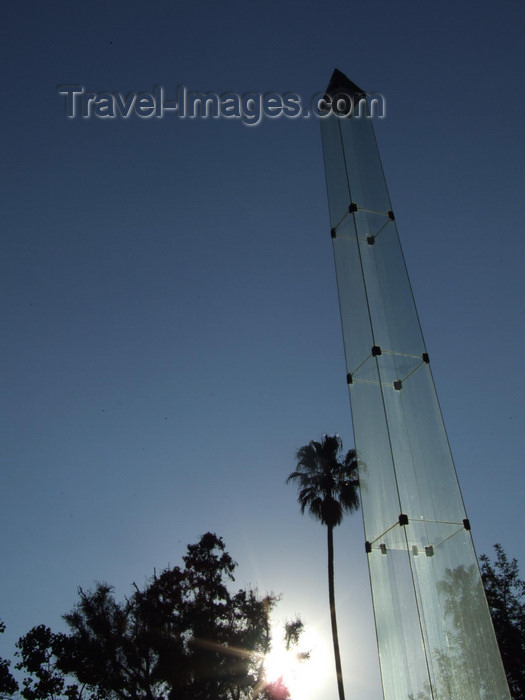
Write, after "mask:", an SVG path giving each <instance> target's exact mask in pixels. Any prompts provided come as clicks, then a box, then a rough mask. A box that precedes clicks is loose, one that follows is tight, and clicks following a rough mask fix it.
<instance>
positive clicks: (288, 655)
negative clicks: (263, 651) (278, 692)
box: [264, 630, 329, 700]
mask: <svg viewBox="0 0 525 700" xmlns="http://www.w3.org/2000/svg"><path fill="white" fill-rule="evenodd" d="M274 639H275V642H274V644H273V648H272V651H271V652H270V653H269V654H267V656H266V659H265V662H264V666H265V670H266V680H267V681H268V682H270V683H272V682H274V681H277V680H279V678H282V680H283V682H284V684H285V685H286V687H287V688H288V690H289V691H290V696H291V698H292V700H313V698H315V697H318V695H317V694H316V691H318V690H319V688H320V686H321V685H322V684H323V682H324V681H325V680H326V676H327V673H328V669H329V654H328V651H327V649H326V645H325V644H324V641H323V640H322V639H321V638H320V637H319V636H317V635H316V634H315V633H314V632H311V631H309V630H305V632H304V633H303V634H302V636H301V642H300V644H299V646H298V647H297V648H295V649H291V650H289V651H288V650H287V649H286V646H285V644H284V642H283V641H281V639H279V638H278V635H276V637H274ZM308 653H309V657H308V658H305V654H308Z"/></svg>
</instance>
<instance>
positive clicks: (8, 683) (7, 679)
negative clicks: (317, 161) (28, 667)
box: [0, 620, 18, 698]
mask: <svg viewBox="0 0 525 700" xmlns="http://www.w3.org/2000/svg"><path fill="white" fill-rule="evenodd" d="M4 632H5V623H4V622H3V621H2V620H0V634H3V633H4ZM10 666H11V662H10V661H7V659H2V657H0V698H3V697H9V696H11V695H13V693H15V692H16V691H17V690H18V683H17V682H16V680H15V678H14V677H13V675H12V673H11V671H10V670H9V667H10Z"/></svg>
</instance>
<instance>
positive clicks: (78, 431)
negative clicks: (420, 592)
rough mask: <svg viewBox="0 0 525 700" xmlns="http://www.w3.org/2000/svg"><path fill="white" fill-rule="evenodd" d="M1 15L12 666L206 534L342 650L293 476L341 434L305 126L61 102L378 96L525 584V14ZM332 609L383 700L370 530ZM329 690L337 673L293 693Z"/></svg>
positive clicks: (79, 11) (363, 689) (420, 254)
mask: <svg viewBox="0 0 525 700" xmlns="http://www.w3.org/2000/svg"><path fill="white" fill-rule="evenodd" d="M3 15H4V17H3V20H2V23H1V26H2V29H1V32H2V35H3V36H2V41H1V43H0V46H1V49H0V50H1V55H2V65H4V66H5V67H6V70H5V73H4V80H3V85H2V89H3V99H2V107H1V110H2V115H3V116H2V125H3V129H2V141H3V145H2V155H3V162H4V181H3V186H2V194H1V197H2V215H3V225H2V249H3V255H2V266H3V269H2V274H1V280H0V284H1V287H2V298H3V304H2V328H3V330H4V333H3V340H2V343H3V345H2V368H3V372H2V374H3V391H2V393H3V406H4V415H3V421H2V422H3V433H4V437H3V441H2V442H3V448H2V467H1V476H0V479H1V481H0V493H1V509H0V525H1V527H0V543H1V544H0V548H1V549H0V562H1V564H2V574H1V576H0V618H3V619H4V621H5V622H6V624H7V628H8V629H7V633H6V634H5V635H3V638H2V639H1V640H0V642H1V645H0V655H2V656H11V655H12V652H13V645H14V641H15V640H16V639H17V638H18V637H19V636H20V635H21V634H23V633H25V632H26V631H28V630H29V629H30V627H32V626H33V625H36V624H39V623H45V624H48V625H50V626H51V627H53V628H55V629H58V628H60V627H61V624H62V623H61V618H60V616H61V614H62V613H64V612H66V611H68V610H69V609H70V608H71V607H72V605H73V604H74V602H75V600H76V590H77V586H79V585H81V586H82V587H84V588H89V587H90V586H91V585H92V584H93V582H94V581H95V580H105V581H108V582H110V583H112V584H114V585H115V587H116V592H117V595H118V596H120V597H122V596H124V595H125V594H127V593H129V592H130V590H131V582H132V581H136V582H137V583H139V584H141V583H142V582H144V580H145V577H146V576H149V575H150V574H151V573H152V572H153V567H157V569H160V568H162V567H164V566H166V565H167V564H168V563H171V564H178V563H179V562H180V558H181V556H182V554H183V553H184V551H185V547H186V545H187V544H188V543H192V542H195V541H196V540H197V539H198V538H199V536H200V535H201V534H202V533H203V532H205V531H207V530H211V531H214V532H217V533H218V534H219V535H221V536H223V537H224V539H225V541H226V546H227V549H228V551H229V552H230V553H231V555H232V556H233V557H234V559H236V560H237V561H238V562H239V568H238V572H237V574H238V575H237V581H236V583H237V584H238V586H243V587H244V586H248V585H251V586H257V587H258V588H259V591H260V592H261V593H265V592H266V591H270V590H271V591H273V592H275V593H282V594H283V600H282V602H281V604H280V606H279V609H278V611H277V616H278V617H279V616H281V617H287V616H291V615H293V614H294V613H300V614H301V615H302V617H303V619H304V622H305V623H306V625H307V628H308V629H309V631H310V634H311V639H313V638H314V636H315V635H316V634H317V635H318V642H317V644H318V645H319V648H320V649H321V650H320V651H319V652H318V654H319V656H322V649H323V648H325V651H326V653H329V651H330V646H329V644H330V638H329V619H328V618H329V616H328V596H327V581H326V544H325V532H324V530H323V528H322V527H321V526H320V525H318V524H317V523H315V522H314V521H312V520H310V519H308V518H306V517H303V518H301V516H300V514H299V508H298V506H297V504H296V501H295V499H296V495H295V492H294V489H293V487H292V486H288V487H287V486H285V484H284V481H285V479H286V477H287V475H288V474H289V473H290V472H291V471H292V470H293V469H294V466H295V463H294V453H295V450H296V449H297V448H298V447H299V446H301V445H303V444H305V443H307V442H308V441H309V440H311V439H319V438H320V437H321V436H322V434H323V433H334V432H337V433H339V434H340V435H341V436H342V437H343V440H344V443H345V447H347V448H350V447H351V446H352V444H353V443H352V432H351V424H350V411H349V402H348V395H347V387H346V382H345V364H344V358H343V345H342V336H341V329H340V322H339V310H338V302H337V290H336V283H335V273H334V266H333V259H332V250H331V241H330V235H329V224H328V210H327V201H326V191H325V183H324V171H323V163H322V153H321V141H320V133H319V124H318V123H317V121H316V119H314V118H309V119H304V118H300V119H286V118H279V119H274V120H270V119H266V120H264V121H263V122H262V123H261V124H260V125H259V126H255V127H248V126H245V125H243V124H241V123H240V122H239V121H236V120H231V121H227V120H213V119H207V120H205V119H196V120H189V119H186V120H181V119H178V118H177V116H176V115H175V114H169V113H168V114H167V115H165V117H164V118H163V119H156V118H153V119H139V118H138V117H130V118H129V119H127V120H126V119H114V120H109V119H96V118H91V119H80V118H78V119H69V120H68V119H66V116H65V110H64V98H63V97H62V96H60V95H59V94H58V92H57V86H58V85H61V84H80V85H83V86H85V87H86V89H89V90H94V91H97V92H100V91H103V90H108V91H110V92H117V91H118V92H121V93H127V92H128V91H137V92H138V91H146V92H151V91H152V90H153V87H154V85H156V84H162V85H164V86H165V88H166V92H167V93H168V95H169V94H170V93H172V94H173V93H175V91H176V87H177V85H184V86H186V87H187V88H188V90H190V91H213V92H217V93H222V92H225V91H233V92H238V93H244V92H247V91H255V92H259V93H265V92H269V91H274V92H277V93H285V92H295V93H298V94H299V95H301V96H302V97H303V99H304V101H305V102H307V101H308V100H309V99H310V97H311V96H312V95H313V94H314V93H316V92H318V91H319V90H322V89H323V88H324V87H326V85H327V83H328V81H329V78H330V75H331V73H332V71H333V69H334V67H336V66H337V67H338V68H340V69H341V70H342V71H343V72H345V73H346V74H347V75H348V76H349V77H350V78H351V79H352V80H354V81H355V82H356V83H357V84H358V85H359V86H361V87H362V88H363V89H365V90H368V91H378V92H380V93H382V94H383V95H384V97H385V102H386V117H385V118H384V119H381V120H379V119H376V120H375V128H376V134H377V138H378V142H379V147H380V151H381V155H382V159H383V165H384V168H385V173H386V178H387V183H388V185H389V190H390V195H391V199H392V202H393V206H394V210H395V213H396V221H397V224H398V228H399V233H400V236H401V241H402V244H403V248H404V252H405V257H406V261H407V266H408V270H409V274H410V277H411V281H412V285H413V289H414V294H415V298H416V304H417V306H418V310H419V313H420V318H421V323H422V326H423V332H424V334H425V339H426V343H427V346H428V349H429V353H430V354H431V359H432V367H433V372H434V378H435V381H436V385H437V390H438V395H439V397H440V401H441V405H442V410H443V414H444V418H445V423H446V426H447V430H448V433H449V439H450V442H451V446H452V452H453V454H454V457H455V461H456V467H457V470H458V475H459V480H460V484H461V486H462V490H463V496H464V499H465V502H466V507H467V513H468V515H469V518H470V520H471V524H472V530H473V536H474V541H475V544H476V548H477V551H478V553H481V552H487V553H490V551H491V546H492V545H493V544H494V543H495V542H501V543H502V544H503V546H504V548H505V549H506V551H507V553H508V554H509V555H510V556H516V557H517V558H518V560H519V561H520V562H521V564H522V574H525V543H524V540H523V530H524V525H525V516H524V514H523V502H524V499H525V487H524V479H523V474H522V470H523V462H524V452H525V449H524V427H523V426H524V422H525V421H524V419H525V408H524V404H523V394H524V390H525V386H524V373H523V356H524V350H525V348H524V344H525V343H524V340H525V338H524V320H523V319H524V313H523V311H524V310H523V292H524V281H523V279H524V275H523V259H524V254H525V239H524V236H523V226H524V224H523V212H522V207H523V202H524V194H525V191H524V189H525V188H524V175H523V162H524V160H525V152H524V151H525V148H524V138H523V114H525V90H524V78H523V65H524V62H525V61H524V49H523V28H524V21H525V5H524V4H523V2H520V1H518V0H515V1H513V2H511V1H509V0H499V1H498V2H496V0H493V1H488V0H478V1H477V2H467V1H458V2H454V3H453V2H445V1H443V2H437V1H436V2H432V3H430V2H425V3H422V2H416V1H415V0H396V1H395V2H393V1H392V0H375V1H374V2H364V1H363V2H356V1H355V0H354V1H351V0H348V1H347V2H342V1H340V0H328V1H327V2H322V3H321V2H311V1H309V0H306V1H305V2H302V3H297V2H291V0H284V1H281V2H275V1H274V0H266V1H265V2H261V1H260V0H247V1H246V2H242V3H241V2H239V1H238V0H222V1H221V2H211V0H192V1H191V2H190V1H183V2H178V1H176V0H170V1H164V0H163V1H159V0H151V1H150V2H146V1H145V0H144V1H143V2H138V1H136V0H126V1H124V0H112V1H107V2H106V1H99V0H96V1H94V2H90V3H84V2H76V1H75V2H72V1H71V0H69V1H68V2H64V1H61V0H58V1H57V2H53V3H41V2H36V1H33V2H20V3H9V5H7V6H6V7H4V9H3ZM336 593H337V599H338V605H339V623H340V636H341V651H342V659H343V669H344V676H345V684H346V689H347V696H348V697H349V698H352V699H353V700H379V699H380V698H381V690H380V680H379V670H378V662H377V652H376V646H375V632H374V626H373V616H372V610H371V604H370V593H369V583H368V571H367V564H366V554H365V552H364V535H363V528H362V522H361V516H360V515H357V516H354V517H353V518H352V519H350V520H347V521H346V522H345V523H344V524H343V525H342V526H341V527H340V528H339V530H338V532H337V533H336ZM316 653H317V652H316ZM312 663H313V662H312ZM331 663H332V662H331V659H329V661H328V665H329V664H331ZM328 671H330V672H331V667H330V666H329V668H328ZM336 693H337V691H336V684H335V679H334V676H333V674H332V673H330V674H329V675H327V676H326V677H324V676H323V674H321V673H320V672H319V682H318V683H317V684H316V683H312V692H311V697H309V698H306V697H305V698H294V700H335V698H336Z"/></svg>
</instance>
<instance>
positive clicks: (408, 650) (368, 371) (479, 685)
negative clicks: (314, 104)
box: [321, 71, 510, 700]
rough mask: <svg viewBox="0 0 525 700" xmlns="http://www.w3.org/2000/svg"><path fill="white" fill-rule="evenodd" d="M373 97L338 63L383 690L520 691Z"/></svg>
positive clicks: (461, 698) (336, 192)
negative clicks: (480, 553) (396, 208)
mask: <svg viewBox="0 0 525 700" xmlns="http://www.w3.org/2000/svg"><path fill="white" fill-rule="evenodd" d="M363 98H365V94H364V93H363V92H362V91H361V90H359V88H357V86H356V85H355V84H354V83H352V82H351V81H350V80H348V78H346V76H344V75H343V74H342V73H340V72H339V71H335V72H334V74H333V76H332V80H331V81H330V85H329V87H328V89H327V94H326V103H327V104H328V102H331V104H332V106H333V107H334V109H332V111H331V113H330V112H329V111H327V112H325V116H324V118H323V119H321V132H322V139H323V153H324V160H325V170H326V181H327V189H328V202H329V210H330V226H331V236H332V241H333V246H334V256H335V265H336V274H337V284H338V290H339V303H340V310H341V320H342V327H343V338H344V347H345V356H346V365H347V383H348V387H349V391H350V403H351V411H352V420H353V427H354V438H355V446H356V450H357V454H358V458H359V478H360V486H361V501H362V509H363V519H364V526H365V538H366V550H367V553H368V555H367V556H368V563H369V571H370V581H371V586H372V598H373V606H374V615H375V623H376V632H377V640H378V649H379V657H380V666H381V675H382V683H383V693H384V697H385V699H386V700H427V699H434V700H435V699H437V698H439V699H440V700H480V699H483V700H503V699H506V700H509V698H510V694H509V690H508V686H507V682H506V678H505V674H504V671H503V666H502V663H501V657H500V654H499V650H498V646H497V643H496V639H495V635H494V630H493V627H492V621H491V618H490V613H489V610H488V606H487V603H486V599H485V595H484V591H483V585H482V582H481V577H480V572H479V568H478V564H477V559H476V555H475V552H474V547H473V544H472V539H471V533H470V524H469V521H468V519H467V516H466V513H465V508H464V505H463V500H462V497H461V493H460V489H459V484H458V481H457V477H456V471H455V468H454V463H453V460H452V455H451V453H450V448H449V444H448V440H447V436H446V433H445V428H444V424H443V419H442V416H441V411H440V408H439V405H438V400H437V397H436V392H435V388H434V383H433V379H432V375H431V371H430V362H429V356H428V354H427V350H426V347H425V344H424V341H423V336H422V333H421V328H420V325H419V320H418V316H417V311H416V307H415V305H414V299H413V296H412V291H411V287H410V282H409V279H408V275H407V271H406V267H405V262H404V259H403V253H402V250H401V246H400V243H399V238H398V234H397V228H396V223H395V216H394V212H393V210H392V206H391V203H390V199H389V196H388V191H387V187H386V183H385V179H384V175H383V169H382V166H381V161H380V158H379V153H378V150H377V145H376V141H375V136H374V130H373V125H372V119H371V118H370V115H369V114H368V108H367V104H366V98H365V99H363ZM337 104H339V106H340V107H341V106H342V108H343V109H342V110H341V111H342V112H343V113H344V114H345V115H346V116H343V114H341V113H339V114H338V113H337V108H336V105H337ZM352 105H353V107H354V109H353V112H352V110H351V107H352ZM349 107H350V109H349ZM359 108H360V109H361V111H360V112H359V111H358V110H359Z"/></svg>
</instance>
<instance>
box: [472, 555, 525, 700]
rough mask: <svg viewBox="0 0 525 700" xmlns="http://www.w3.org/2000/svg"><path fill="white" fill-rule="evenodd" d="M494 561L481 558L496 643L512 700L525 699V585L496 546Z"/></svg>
mask: <svg viewBox="0 0 525 700" xmlns="http://www.w3.org/2000/svg"><path fill="white" fill-rule="evenodd" d="M494 549H495V551H496V560H495V562H494V563H492V562H491V561H490V560H489V558H488V556H487V555H486V554H483V555H482V556H481V557H480V560H481V578H482V580H483V586H484V588H485V593H486V596H487V602H488V604H489V608H490V613H491V615H492V622H493V624H494V631H495V632H496V639H497V640H498V645H499V648H500V652H501V658H502V661H503V666H504V668H505V673H506V675H507V681H508V683H509V687H510V691H511V694H512V697H513V698H514V700H523V699H525V581H522V580H521V579H520V578H519V568H518V562H517V560H516V559H512V560H511V561H509V560H508V558H507V555H506V554H505V551H504V550H503V547H502V546H501V545H500V544H495V545H494Z"/></svg>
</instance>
